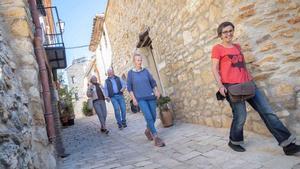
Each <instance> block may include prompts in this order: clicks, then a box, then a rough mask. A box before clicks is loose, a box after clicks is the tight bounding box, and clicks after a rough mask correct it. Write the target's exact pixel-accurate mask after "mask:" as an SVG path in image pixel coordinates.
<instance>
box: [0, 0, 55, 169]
mask: <svg viewBox="0 0 300 169" xmlns="http://www.w3.org/2000/svg"><path fill="white" fill-rule="evenodd" d="M26 2H27V1H24V0H1V2H0V120H1V121H0V168H9V169H15V168H16V169H17V168H45V169H53V168H56V159H55V157H54V148H53V146H52V145H51V144H49V142H48V137H47V132H46V128H45V120H44V116H43V106H42V103H43V102H42V98H41V95H40V91H41V88H40V86H41V84H40V83H39V71H38V65H37V63H36V60H35V55H34V50H33V43H32V40H33V33H32V32H33V25H32V21H31V16H30V11H29V8H28V4H27V3H26Z"/></svg>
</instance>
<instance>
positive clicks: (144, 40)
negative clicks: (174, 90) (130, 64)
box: [136, 29, 165, 95]
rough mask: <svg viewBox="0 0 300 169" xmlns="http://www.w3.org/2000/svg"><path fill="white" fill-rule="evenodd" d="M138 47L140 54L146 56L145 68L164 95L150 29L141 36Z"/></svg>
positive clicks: (144, 60) (144, 59)
mask: <svg viewBox="0 0 300 169" xmlns="http://www.w3.org/2000/svg"><path fill="white" fill-rule="evenodd" d="M136 47H137V48H138V50H139V53H141V54H142V55H143V56H144V58H143V66H144V67H146V68H147V69H149V70H150V71H151V73H152V75H153V77H154V79H155V80H156V83H157V86H158V88H159V91H160V92H161V93H162V94H163V95H164V94H165V90H164V87H163V84H162V81H161V76H160V74H159V71H158V68H157V63H156V60H155V56H154V52H153V47H152V40H151V38H150V37H149V29H147V30H146V31H144V32H142V33H140V34H139V41H138V43H137V46H136Z"/></svg>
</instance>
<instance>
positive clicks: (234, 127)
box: [226, 88, 295, 146]
mask: <svg viewBox="0 0 300 169" xmlns="http://www.w3.org/2000/svg"><path fill="white" fill-rule="evenodd" d="M226 99H227V101H228V102H229V104H230V106H231V109H232V114H233V119H232V123H231V128H230V136H229V139H230V141H231V142H232V143H233V144H236V145H239V144H242V143H243V141H244V135H243V127H244V124H245V121H246V117H247V111H246V104H245V101H241V102H235V103H233V102H231V101H230V98H229V97H226ZM247 102H248V103H249V104H250V105H251V106H252V107H253V108H254V109H255V110H256V111H257V112H258V114H259V115H260V117H261V118H262V120H263V121H264V123H265V125H266V126H267V128H268V129H269V131H270V132H271V134H272V135H273V136H274V137H275V139H276V140H277V141H278V143H279V145H280V146H286V145H288V144H290V143H291V142H293V141H295V137H294V136H292V135H291V133H290V132H289V131H288V129H287V128H286V127H285V126H284V125H283V124H282V122H281V121H280V120H279V118H278V117H277V116H276V114H275V113H274V111H273V110H272V108H271V106H270V104H269V103H268V101H267V99H266V97H265V96H264V95H263V94H262V93H261V92H260V90H259V89H258V88H256V89H255V96H254V97H253V98H251V99H249V100H247Z"/></svg>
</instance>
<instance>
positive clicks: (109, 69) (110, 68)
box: [106, 67, 114, 73]
mask: <svg viewBox="0 0 300 169" xmlns="http://www.w3.org/2000/svg"><path fill="white" fill-rule="evenodd" d="M110 71H114V69H113V68H112V67H109V68H108V69H107V71H106V72H107V73H108V72H110Z"/></svg>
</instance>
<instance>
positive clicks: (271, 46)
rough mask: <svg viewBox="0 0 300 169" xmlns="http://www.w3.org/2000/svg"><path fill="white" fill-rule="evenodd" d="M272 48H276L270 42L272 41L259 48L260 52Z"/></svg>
mask: <svg viewBox="0 0 300 169" xmlns="http://www.w3.org/2000/svg"><path fill="white" fill-rule="evenodd" d="M274 48H276V45H275V44H274V43H272V42H271V43H267V44H265V45H264V46H263V47H261V48H260V52H266V51H269V50H271V49H274Z"/></svg>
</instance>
